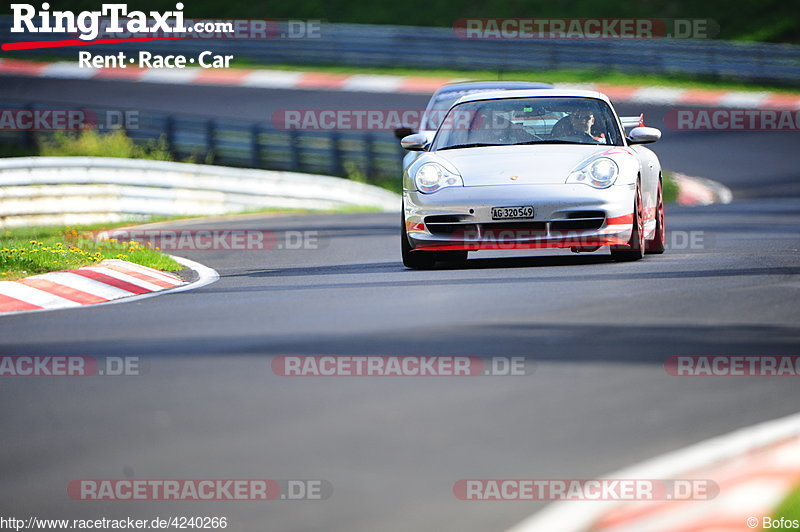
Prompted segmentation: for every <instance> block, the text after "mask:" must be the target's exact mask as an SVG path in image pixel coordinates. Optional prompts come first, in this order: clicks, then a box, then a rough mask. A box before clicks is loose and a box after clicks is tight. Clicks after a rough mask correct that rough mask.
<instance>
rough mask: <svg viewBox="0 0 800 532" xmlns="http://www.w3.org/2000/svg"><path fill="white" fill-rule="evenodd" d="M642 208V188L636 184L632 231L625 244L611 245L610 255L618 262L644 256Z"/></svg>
mask: <svg viewBox="0 0 800 532" xmlns="http://www.w3.org/2000/svg"><path fill="white" fill-rule="evenodd" d="M644 248H645V240H644V208H643V207H642V189H641V186H640V185H638V184H637V185H636V198H635V199H634V202H633V231H631V239H630V240H629V241H628V244H627V245H624V246H611V257H612V258H613V259H614V260H616V261H619V262H628V261H634V260H639V259H641V258H642V257H644Z"/></svg>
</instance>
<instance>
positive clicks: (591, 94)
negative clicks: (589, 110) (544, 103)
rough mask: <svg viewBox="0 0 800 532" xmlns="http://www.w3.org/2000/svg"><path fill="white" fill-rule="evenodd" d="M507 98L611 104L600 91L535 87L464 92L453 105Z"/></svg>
mask: <svg viewBox="0 0 800 532" xmlns="http://www.w3.org/2000/svg"><path fill="white" fill-rule="evenodd" d="M509 98H593V99H595V100H603V101H604V102H606V103H607V104H609V105H610V104H611V101H610V100H609V99H608V96H606V95H605V94H603V93H601V92H596V91H587V90H578V89H535V90H499V91H487V92H476V93H474V94H465V95H464V96H462V97H461V98H459V99H458V100H457V101H456V102H455V103H454V104H453V105H457V104H460V103H464V102H474V101H480V100H502V99H509Z"/></svg>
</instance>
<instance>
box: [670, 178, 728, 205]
mask: <svg viewBox="0 0 800 532" xmlns="http://www.w3.org/2000/svg"><path fill="white" fill-rule="evenodd" d="M672 180H673V181H675V183H676V184H677V185H678V197H677V199H676V201H677V203H678V204H679V205H711V204H713V203H730V202H731V201H733V193H732V192H731V189H729V188H728V187H726V186H725V185H723V184H722V183H719V182H717V181H713V180H711V179H706V178H704V177H691V176H688V175H684V174H680V173H677V172H676V173H673V174H672Z"/></svg>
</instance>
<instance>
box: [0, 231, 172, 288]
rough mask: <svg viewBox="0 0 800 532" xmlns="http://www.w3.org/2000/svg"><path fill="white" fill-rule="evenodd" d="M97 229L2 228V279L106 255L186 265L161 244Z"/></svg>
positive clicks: (75, 264)
mask: <svg viewBox="0 0 800 532" xmlns="http://www.w3.org/2000/svg"><path fill="white" fill-rule="evenodd" d="M118 225H122V224H118ZM107 227H108V226H105V227H104V228H107ZM98 229H99V227H98V226H78V227H24V228H14V229H5V230H0V236H2V238H0V280H4V281H7V280H12V279H18V278H21V277H26V276H28V275H36V274H39V273H46V272H52V271H58V270H68V269H71V268H79V267H81V266H87V265H90V264H96V263H98V262H100V261H102V260H105V259H123V260H127V261H130V262H134V263H136V264H141V265H142V266H149V267H151V268H155V269H158V270H166V271H177V270H181V269H183V266H181V265H180V264H178V263H177V262H175V261H174V260H172V259H171V258H170V257H168V256H167V255H165V254H164V253H162V252H161V251H160V250H159V249H158V248H152V247H150V246H149V245H146V244H140V243H139V242H120V241H118V240H116V239H102V238H100V239H95V238H93V233H95V232H96V231H98Z"/></svg>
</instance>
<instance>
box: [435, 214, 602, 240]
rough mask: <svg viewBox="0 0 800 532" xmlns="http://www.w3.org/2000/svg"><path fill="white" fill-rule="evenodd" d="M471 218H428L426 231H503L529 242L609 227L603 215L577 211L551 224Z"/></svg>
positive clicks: (552, 221) (447, 232)
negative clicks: (554, 235) (474, 219)
mask: <svg viewBox="0 0 800 532" xmlns="http://www.w3.org/2000/svg"><path fill="white" fill-rule="evenodd" d="M470 218H471V217H470V216H466V215H464V216H460V215H431V216H426V217H425V227H426V228H427V229H428V231H430V232H431V233H432V234H434V235H453V234H456V233H458V234H462V233H474V234H475V235H476V236H477V234H481V235H487V234H494V235H497V234H499V233H500V232H501V231H514V232H521V233H525V235H526V237H527V238H532V237H533V238H535V237H539V236H541V237H546V236H548V235H549V234H552V233H561V232H568V231H591V230H595V229H600V228H601V227H602V226H603V224H604V223H605V220H606V218H605V212H603V211H577V212H572V213H569V214H568V215H567V217H566V218H563V219H557V220H551V221H549V222H524V221H508V222H485V223H475V222H474V221H473V220H471V219H470Z"/></svg>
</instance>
